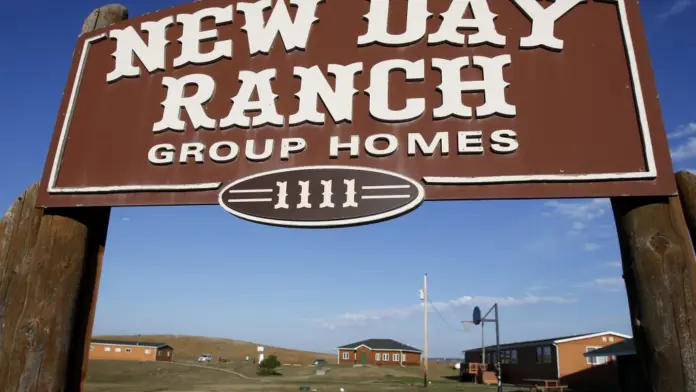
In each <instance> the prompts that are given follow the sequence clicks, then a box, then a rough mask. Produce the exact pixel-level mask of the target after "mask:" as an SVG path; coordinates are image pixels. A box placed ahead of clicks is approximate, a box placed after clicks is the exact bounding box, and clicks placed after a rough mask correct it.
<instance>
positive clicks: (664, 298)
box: [612, 197, 696, 392]
mask: <svg viewBox="0 0 696 392" xmlns="http://www.w3.org/2000/svg"><path fill="white" fill-rule="evenodd" d="M612 208H613V211H614V218H615V220H616V227H617V231H618V234H619V245H620V247H621V258H622V263H623V274H624V280H625V283H626V291H627V294H628V303H629V310H630V315H631V326H632V329H633V335H634V342H635V345H636V352H637V354H638V362H639V364H640V369H639V371H638V373H639V374H640V375H641V377H642V378H643V379H642V380H641V381H642V382H641V384H642V388H643V389H642V391H649V392H677V391H679V392H687V391H689V392H690V391H696V301H695V298H694V295H696V261H695V260H694V253H693V248H692V244H691V241H690V237H689V232H688V230H687V226H686V223H685V221H684V216H683V213H682V208H681V204H680V201H679V198H678V197H656V198H646V197H629V198H615V199H612Z"/></svg>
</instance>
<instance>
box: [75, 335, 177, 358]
mask: <svg viewBox="0 0 696 392" xmlns="http://www.w3.org/2000/svg"><path fill="white" fill-rule="evenodd" d="M89 359H112V360H126V361H173V360H174V349H173V348H172V347H171V346H169V345H168V344H166V343H153V342H132V341H121V340H103V339H92V342H91V343H90V345H89Z"/></svg>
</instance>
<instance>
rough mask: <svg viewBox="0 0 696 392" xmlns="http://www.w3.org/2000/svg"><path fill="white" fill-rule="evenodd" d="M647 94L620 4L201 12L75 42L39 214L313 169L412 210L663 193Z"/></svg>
mask: <svg viewBox="0 0 696 392" xmlns="http://www.w3.org/2000/svg"><path fill="white" fill-rule="evenodd" d="M655 96H656V94H655V86H654V82H653V80H652V73H651V69H650V64H649V59H648V56H647V50H646V48H645V39H644V34H643V30H642V25H641V23H640V19H639V12H638V7H637V4H636V3H635V1H631V0H615V1H612V0H606V1H597V0H557V1H554V2H546V1H537V0H500V1H486V0H439V1H438V0H430V1H426V0H408V1H406V0H356V1H339V0H284V1H281V0H278V1H275V0H274V1H271V0H259V1H247V2H242V1H200V2H195V3H191V4H185V5H181V6H177V7H174V8H171V9H168V10H163V11H158V12H156V13H152V14H149V15H145V16H143V17H139V18H135V19H133V20H129V21H127V22H124V23H120V24H116V25H113V26H111V27H109V28H106V29H104V30H102V31H97V32H95V33H94V34H90V35H87V36H84V37H81V38H80V42H79V43H78V50H77V51H76V53H75V59H74V64H73V69H72V72H71V76H70V78H69V81H68V87H67V89H66V95H65V97H64V102H63V105H62V106H61V113H60V116H59V119H58V122H57V126H56V134H55V137H54V140H53V142H52V145H51V151H50V152H49V156H48V159H47V163H46V174H45V176H44V182H43V185H44V189H45V193H43V194H42V195H41V197H40V202H41V203H43V204H44V205H46V206H59V205H76V204H80V205H159V204H209V203H214V202H215V201H216V198H215V196H216V192H218V191H219V190H220V189H221V187H222V186H223V185H224V184H227V183H230V182H231V181H233V180H235V179H239V178H241V177H245V176H248V175H254V174H259V173H263V172H268V171H271V170H277V169H284V168H291V167H299V166H317V165H351V166H366V167H374V168H377V169H382V170H389V171H392V172H395V173H399V174H401V175H405V176H407V177H408V178H411V179H414V180H416V181H419V182H421V183H422V184H423V185H424V187H425V193H426V199H430V200H433V199H468V198H519V197H523V198H528V197H577V196H581V197H582V196H585V197H595V196H612V195H625V194H636V195H639V194H640V195H645V194H671V193H673V192H674V185H673V180H671V179H668V178H662V177H663V176H661V175H660V174H661V171H662V170H663V169H666V170H669V166H670V161H669V154H668V153H667V148H666V140H665V136H664V130H663V125H662V122H661V118H660V113H659V107H658V105H657V100H656V98H655ZM107 110H108V111H109V116H108V119H106V120H105V119H104V118H100V117H99V116H100V115H103V114H104V113H105V111H107Z"/></svg>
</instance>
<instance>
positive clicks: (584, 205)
mask: <svg viewBox="0 0 696 392" xmlns="http://www.w3.org/2000/svg"><path fill="white" fill-rule="evenodd" d="M544 205H545V206H546V207H550V208H552V209H553V212H554V213H556V214H559V215H561V216H565V217H568V218H571V219H575V220H578V221H586V222H589V221H592V220H595V219H597V218H599V217H601V216H603V215H604V214H606V212H607V210H609V208H610V207H611V204H610V202H609V199H592V200H590V201H577V202H561V201H556V200H553V201H548V202H546V203H544ZM578 223H579V224H581V225H583V227H585V226H584V223H583V222H576V223H574V224H573V226H575V225H576V224H578Z"/></svg>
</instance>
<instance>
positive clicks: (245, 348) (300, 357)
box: [94, 335, 336, 364]
mask: <svg viewBox="0 0 696 392" xmlns="http://www.w3.org/2000/svg"><path fill="white" fill-rule="evenodd" d="M94 338H95V339H113V340H129V341H144V342H161V343H166V344H168V345H170V346H172V347H174V359H175V360H176V361H191V360H196V359H197V358H198V356H199V355H201V354H203V353H209V354H212V355H213V356H214V360H217V358H218V357H224V358H227V359H229V360H232V361H239V360H242V359H244V357H245V356H247V355H248V356H249V358H253V357H254V356H256V355H257V352H256V347H257V346H264V349H265V350H264V354H265V355H266V356H269V355H271V354H275V355H276V356H278V358H279V359H280V361H281V362H282V363H301V364H310V363H311V362H312V361H314V360H315V359H326V360H327V361H329V362H330V363H336V354H327V353H314V352H309V351H300V350H293V349H288V348H281V347H273V346H266V345H263V344H257V343H252V342H245V341H241V340H232V339H220V338H208V337H202V336H184V335H101V336H95V337H94Z"/></svg>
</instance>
